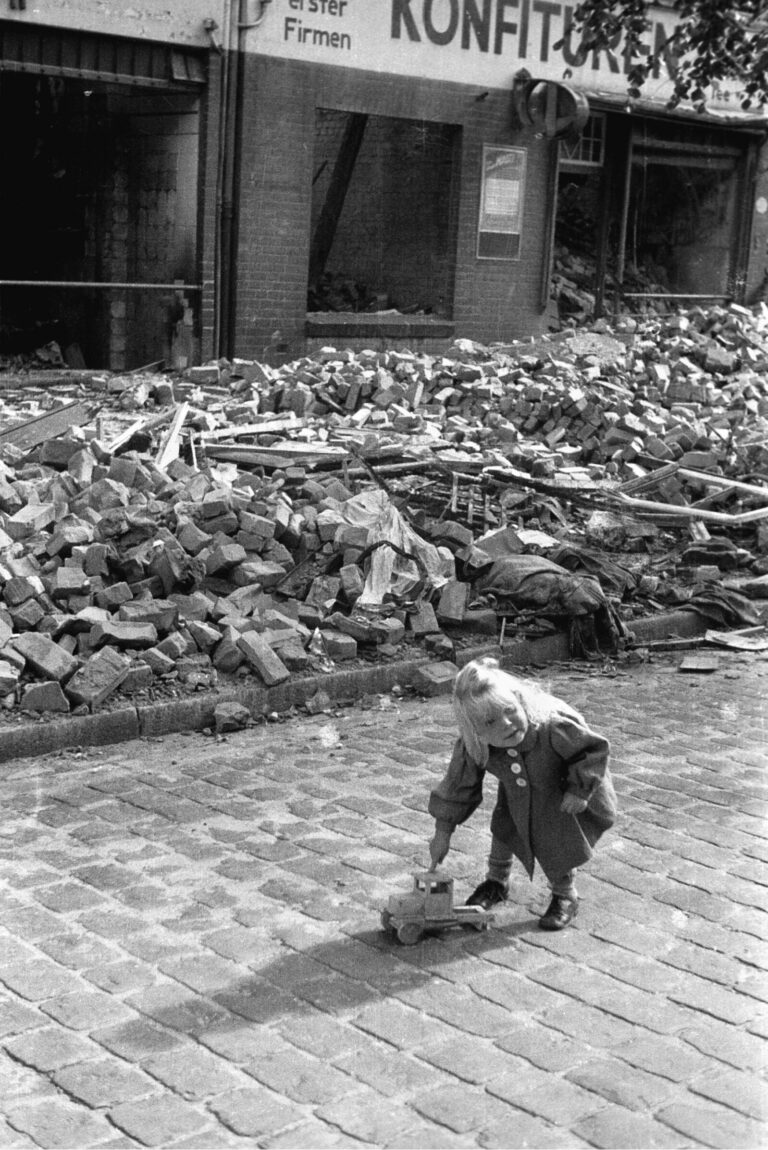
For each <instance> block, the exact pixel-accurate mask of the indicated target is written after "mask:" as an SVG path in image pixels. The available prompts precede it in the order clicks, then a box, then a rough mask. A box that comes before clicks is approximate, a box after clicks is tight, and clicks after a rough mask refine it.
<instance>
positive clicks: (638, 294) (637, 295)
mask: <svg viewBox="0 0 768 1150" xmlns="http://www.w3.org/2000/svg"><path fill="white" fill-rule="evenodd" d="M621 296H622V299H733V296H732V295H729V294H724V293H721V294H719V295H696V294H695V293H694V292H684V291H681V292H668V291H657V292H653V291H623V292H622V293H621Z"/></svg>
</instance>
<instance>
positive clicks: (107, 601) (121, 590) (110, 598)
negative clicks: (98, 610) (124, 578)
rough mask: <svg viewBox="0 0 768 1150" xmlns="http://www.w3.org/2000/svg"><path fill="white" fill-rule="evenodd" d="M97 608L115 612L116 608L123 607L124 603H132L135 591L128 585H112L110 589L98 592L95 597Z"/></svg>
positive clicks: (105, 588)
mask: <svg viewBox="0 0 768 1150" xmlns="http://www.w3.org/2000/svg"><path fill="white" fill-rule="evenodd" d="M95 599H96V606H97V607H103V608H104V610H105V611H114V609H115V608H116V607H118V608H119V607H121V606H122V605H123V603H130V602H131V600H132V599H133V591H132V590H131V588H130V587H129V586H128V584H127V583H123V582H121V583H112V584H111V586H109V587H104V588H103V590H101V591H97V592H96V595H95Z"/></svg>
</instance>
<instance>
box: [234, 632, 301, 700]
mask: <svg viewBox="0 0 768 1150" xmlns="http://www.w3.org/2000/svg"><path fill="white" fill-rule="evenodd" d="M237 646H238V647H239V648H240V650H241V651H242V653H243V655H244V656H245V658H246V660H247V661H248V663H249V664H250V666H251V667H253V669H254V670H255V671H256V674H257V675H258V676H259V678H260V679H261V680H262V682H263V683H264V684H265V685H266V686H267V687H274V686H275V685H276V684H277V683H282V682H283V681H284V680H285V679H288V678H290V674H291V673H290V671H289V670H288V668H287V667H286V666H285V664H284V663H283V661H282V659H280V657H279V656H278V655H276V654H275V652H274V651H273V650H272V648H271V647H270V645H269V643H267V642H266V641H265V640H264V638H263V637H262V636H261V635H259V634H258V633H257V632H256V631H247V632H246V633H245V634H244V635H241V636H240V638H239V639H238V640H237Z"/></svg>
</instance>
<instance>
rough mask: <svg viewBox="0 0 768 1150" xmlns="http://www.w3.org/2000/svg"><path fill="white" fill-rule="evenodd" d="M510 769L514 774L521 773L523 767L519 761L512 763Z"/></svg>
mask: <svg viewBox="0 0 768 1150" xmlns="http://www.w3.org/2000/svg"><path fill="white" fill-rule="evenodd" d="M509 769H510V771H511V772H512V774H513V775H519V774H520V772H521V771H522V769H523V768H522V767H521V766H520V764H519V763H510V764H509Z"/></svg>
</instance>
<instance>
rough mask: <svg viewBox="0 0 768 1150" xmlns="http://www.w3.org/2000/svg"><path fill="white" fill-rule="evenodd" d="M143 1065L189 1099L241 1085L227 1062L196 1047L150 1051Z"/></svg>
mask: <svg viewBox="0 0 768 1150" xmlns="http://www.w3.org/2000/svg"><path fill="white" fill-rule="evenodd" d="M142 1069H143V1070H145V1071H146V1073H147V1074H150V1075H151V1076H152V1077H153V1078H155V1079H157V1081H158V1082H162V1083H163V1085H165V1086H167V1087H169V1089H171V1090H173V1091H174V1092H175V1093H176V1094H178V1095H180V1096H181V1097H182V1098H185V1099H188V1100H189V1099H204V1098H211V1097H213V1096H214V1095H217V1094H224V1093H225V1092H227V1091H231V1090H234V1089H235V1088H237V1087H238V1086H241V1085H242V1083H241V1078H240V1076H239V1075H238V1074H236V1073H235V1071H234V1070H233V1069H232V1067H231V1066H230V1065H229V1063H228V1062H226V1061H225V1060H224V1059H222V1058H217V1057H216V1056H215V1055H214V1054H209V1053H208V1051H206V1050H200V1049H195V1048H193V1049H188V1048H184V1049H181V1050H172V1051H169V1052H168V1053H166V1054H156V1055H153V1056H152V1057H151V1058H146V1059H145V1060H144V1062H143V1063H142Z"/></svg>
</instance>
